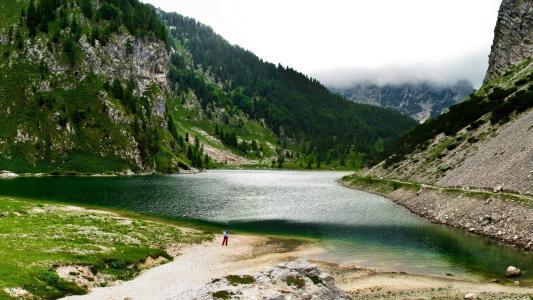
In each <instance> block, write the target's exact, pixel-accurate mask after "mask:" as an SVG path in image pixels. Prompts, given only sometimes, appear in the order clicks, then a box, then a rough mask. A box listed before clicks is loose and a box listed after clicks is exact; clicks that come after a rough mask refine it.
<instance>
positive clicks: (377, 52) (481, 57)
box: [144, 0, 500, 84]
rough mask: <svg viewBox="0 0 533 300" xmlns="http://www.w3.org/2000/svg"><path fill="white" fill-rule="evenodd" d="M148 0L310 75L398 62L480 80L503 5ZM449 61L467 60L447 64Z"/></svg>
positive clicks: (488, 1)
mask: <svg viewBox="0 0 533 300" xmlns="http://www.w3.org/2000/svg"><path fill="white" fill-rule="evenodd" d="M144 2H148V3H151V4H153V5H154V6H157V7H161V8H162V9H164V10H166V11H176V12H178V13H180V14H182V15H186V16H190V17H193V18H195V19H197V20H199V21H201V22H202V23H205V24H208V25H210V26H211V27H213V29H214V30H215V31H216V32H218V33H220V34H221V35H222V36H223V37H224V38H226V39H227V40H228V41H230V42H231V43H234V44H238V45H240V46H242V47H244V48H246V49H249V50H251V51H253V52H254V53H256V54H257V55H258V56H260V57H261V58H263V59H265V60H267V61H270V62H273V63H278V62H279V63H282V64H283V65H287V66H291V67H293V68H295V69H297V70H300V71H302V72H304V73H307V74H322V73H324V72H325V71H328V72H330V71H331V70H344V71H343V72H345V71H346V70H384V71H385V70H388V68H389V67H391V66H395V68H396V69H402V68H403V69H404V70H406V71H407V72H404V73H402V74H403V75H402V76H407V77H413V78H414V77H416V74H410V73H409V72H408V71H409V69H413V71H415V70H418V69H420V68H419V67H420V66H422V67H423V68H422V69H426V71H429V70H435V72H441V71H442V72H444V73H447V72H451V73H450V74H445V75H446V76H445V77H454V78H468V79H470V80H471V81H472V82H474V83H475V84H478V83H480V82H481V79H482V77H483V72H484V71H485V70H482V72H481V71H480V70H481V69H484V68H486V61H487V55H488V54H489V51H490V45H491V43H492V37H493V30H494V25H495V24H496V18H497V13H498V7H499V4H500V0H466V1H465V0H402V1H399V0H269V1H266V0H265V1H256V0H144ZM451 63H461V64H463V65H461V66H457V67H450V66H449V64H451ZM474 63H475V64H474ZM439 66H440V67H439ZM435 76H436V75H435ZM385 77H386V76H384V77H383V78H385ZM436 77H438V76H436Z"/></svg>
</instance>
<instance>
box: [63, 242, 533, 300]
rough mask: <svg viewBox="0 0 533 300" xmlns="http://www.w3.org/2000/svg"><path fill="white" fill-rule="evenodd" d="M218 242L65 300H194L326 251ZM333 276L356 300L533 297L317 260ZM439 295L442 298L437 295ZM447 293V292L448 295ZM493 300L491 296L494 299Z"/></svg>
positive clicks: (302, 245)
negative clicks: (214, 284) (208, 288)
mask: <svg viewBox="0 0 533 300" xmlns="http://www.w3.org/2000/svg"><path fill="white" fill-rule="evenodd" d="M219 242H220V241H218V239H217V240H215V241H211V242H207V243H203V244H201V245H192V246H187V247H185V248H184V249H182V250H181V254H180V255H178V256H177V257H175V258H174V260H173V261H172V262H170V263H167V264H164V265H162V266H159V267H155V268H153V269H150V270H146V271H144V272H143V273H141V274H140V275H139V276H138V277H136V278H135V279H133V280H131V281H127V282H121V283H117V284H115V285H112V286H109V287H99V288H94V289H92V290H91V291H90V293H89V294H87V295H83V296H72V297H67V298H65V299H80V300H82V299H117V300H118V299H120V300H123V299H167V298H175V299H194V296H195V293H196V291H197V290H198V289H200V288H202V287H203V286H204V285H205V284H206V283H208V282H210V281H211V280H212V279H213V278H217V277H221V276H226V275H230V274H239V275H244V274H251V273H254V272H258V271H261V270H264V269H266V268H268V267H271V266H274V265H277V264H278V263H280V262H286V261H290V260H294V259H296V258H310V257H311V256H312V255H316V254H319V253H321V252H323V251H325V249H323V248H321V247H320V245H318V244H316V243H313V242H307V241H303V240H297V239H282V238H271V237H266V236H253V235H236V236H233V237H232V238H231V240H230V245H229V246H228V247H221V246H220V245H219ZM312 262H313V263H315V264H317V265H319V267H320V268H321V269H322V270H323V271H325V272H327V273H330V274H331V275H332V276H333V277H334V278H335V279H336V282H337V285H338V286H339V287H340V288H341V289H343V290H344V291H346V292H348V293H350V294H351V295H352V296H353V297H354V298H384V297H389V296H390V297H392V298H394V297H395V295H396V296H398V295H409V294H412V295H416V296H417V297H422V298H424V297H433V296H437V297H447V296H449V297H451V298H454V297H458V296H461V295H464V294H467V293H475V294H481V293H489V294H491V295H496V296H494V297H495V298H498V297H500V296H502V295H506V296H509V295H511V294H512V295H514V297H515V298H516V297H518V299H521V296H523V297H524V299H528V298H529V297H530V296H533V288H527V287H518V286H504V285H499V284H489V283H479V282H473V281H465V280H459V279H453V278H444V277H434V276H424V275H411V274H405V273H395V272H376V271H373V270H368V269H361V268H357V267H354V266H348V265H338V264H335V263H331V262H325V261H312ZM435 293H437V294H435ZM443 293H444V294H443ZM489 298H490V297H489Z"/></svg>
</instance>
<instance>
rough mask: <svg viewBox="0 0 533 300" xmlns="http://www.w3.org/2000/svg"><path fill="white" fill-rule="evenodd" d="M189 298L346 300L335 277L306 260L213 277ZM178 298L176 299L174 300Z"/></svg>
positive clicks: (346, 296) (202, 299)
mask: <svg viewBox="0 0 533 300" xmlns="http://www.w3.org/2000/svg"><path fill="white" fill-rule="evenodd" d="M192 294H193V295H190V299H198V300H200V299H201V300H204V299H205V300H208V299H209V300H212V299H265V300H289V299H309V300H311V299H322V300H328V299H331V300H333V299H335V300H343V299H350V297H349V296H348V294H346V293H345V292H343V291H342V290H340V289H339V288H338V287H337V286H336V285H335V280H334V279H333V277H331V276H330V275H328V274H325V273H322V272H321V271H320V269H319V268H318V267H317V266H316V265H313V264H310V263H309V262H307V261H306V260H296V261H293V262H289V263H284V264H279V265H277V266H275V267H273V268H271V269H268V270H266V271H263V272H259V273H257V274H254V275H243V276H240V275H229V276H226V277H222V278H217V279H213V280H212V281H211V282H210V283H208V284H206V286H205V287H204V288H202V289H201V290H200V291H192ZM177 299H178V298H176V300H177ZM181 299H183V298H181Z"/></svg>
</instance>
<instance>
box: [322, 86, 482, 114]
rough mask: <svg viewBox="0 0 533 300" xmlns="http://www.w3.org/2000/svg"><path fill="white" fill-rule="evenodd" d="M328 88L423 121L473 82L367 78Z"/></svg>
mask: <svg viewBox="0 0 533 300" xmlns="http://www.w3.org/2000/svg"><path fill="white" fill-rule="evenodd" d="M329 89H330V90H331V91H333V92H334V93H337V94H339V95H341V96H343V97H345V98H347V99H348V100H350V101H353V102H357V103H364V104H372V105H378V106H382V107H388V108H392V109H395V110H397V111H400V112H402V113H404V114H406V115H409V116H411V117H412V118H414V119H416V120H417V121H419V122H421V123H423V122H424V121H426V120H427V119H428V118H430V117H436V116H438V115H440V114H441V113H443V112H446V110H447V109H448V107H450V106H452V105H454V104H456V103H458V102H459V101H461V100H463V99H464V98H465V97H466V96H468V95H469V94H470V93H471V92H472V91H473V87H472V84H471V83H470V82H468V81H466V80H458V81H457V82H455V83H453V84H440V83H432V82H429V81H428V82H413V83H404V84H392V83H391V84H374V83H372V82H370V81H366V82H359V83H354V84H351V85H350V86H347V87H334V86H330V87H329Z"/></svg>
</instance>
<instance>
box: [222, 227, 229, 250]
mask: <svg viewBox="0 0 533 300" xmlns="http://www.w3.org/2000/svg"><path fill="white" fill-rule="evenodd" d="M228 239H229V233H228V231H227V230H224V238H223V239H222V246H227V245H228Z"/></svg>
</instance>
